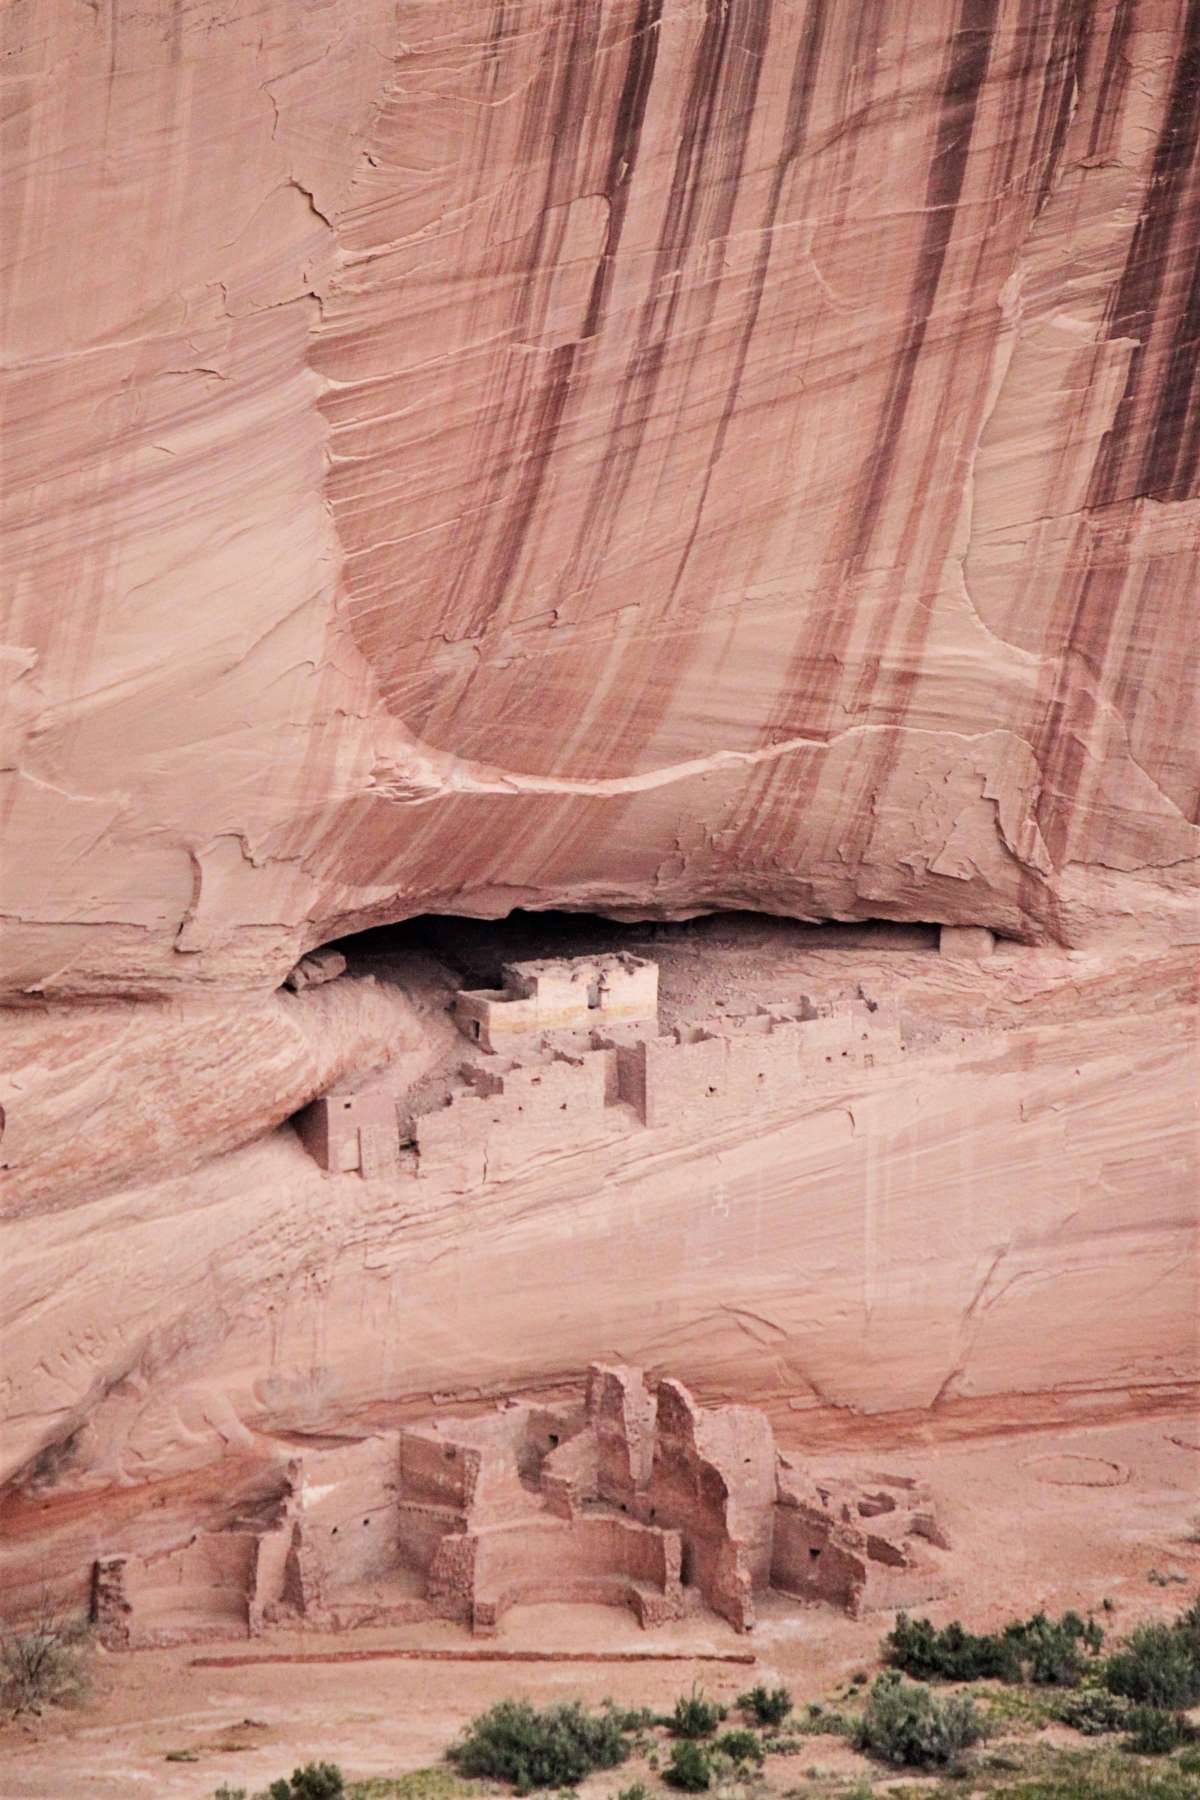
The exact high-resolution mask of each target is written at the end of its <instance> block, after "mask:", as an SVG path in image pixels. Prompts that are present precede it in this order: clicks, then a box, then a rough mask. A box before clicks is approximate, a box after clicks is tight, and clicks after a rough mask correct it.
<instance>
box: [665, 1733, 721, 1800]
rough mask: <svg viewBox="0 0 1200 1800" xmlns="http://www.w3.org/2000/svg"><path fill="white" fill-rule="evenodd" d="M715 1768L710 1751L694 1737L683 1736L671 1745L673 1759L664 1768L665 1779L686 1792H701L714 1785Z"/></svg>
mask: <svg viewBox="0 0 1200 1800" xmlns="http://www.w3.org/2000/svg"><path fill="white" fill-rule="evenodd" d="M712 1778H713V1768H712V1762H711V1761H710V1759H709V1756H708V1752H707V1751H706V1750H705V1749H704V1748H703V1746H702V1745H700V1744H698V1743H697V1742H696V1741H695V1739H694V1738H683V1739H682V1740H681V1741H680V1742H679V1743H678V1744H672V1746H671V1760H670V1762H669V1763H668V1764H667V1766H666V1768H665V1769H664V1770H663V1780H664V1781H669V1782H670V1784H671V1786H672V1787H676V1788H681V1789H682V1790H683V1792H684V1793H685V1794H700V1793H703V1791H704V1790H705V1788H707V1787H710V1786H711V1785H712Z"/></svg>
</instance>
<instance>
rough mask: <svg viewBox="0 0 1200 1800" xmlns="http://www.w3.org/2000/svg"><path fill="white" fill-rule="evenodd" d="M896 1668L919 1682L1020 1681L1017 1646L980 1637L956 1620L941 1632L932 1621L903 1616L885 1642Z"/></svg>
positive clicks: (887, 1656) (886, 1655)
mask: <svg viewBox="0 0 1200 1800" xmlns="http://www.w3.org/2000/svg"><path fill="white" fill-rule="evenodd" d="M883 1654H884V1658H885V1660H886V1661H887V1662H889V1663H891V1664H892V1666H893V1668H897V1669H901V1670H903V1672H904V1674H905V1675H912V1676H913V1677H914V1678H915V1679H916V1680H918V1681H1020V1679H1021V1657H1020V1653H1019V1651H1018V1648H1017V1645H1016V1643H1015V1642H1014V1641H1013V1640H1012V1639H1010V1638H1006V1637H1001V1636H998V1635H996V1634H988V1635H986V1636H980V1635H979V1634H977V1633H976V1632H973V1631H967V1630H965V1629H964V1627H963V1626H962V1625H960V1623H959V1622H958V1620H957V1619H955V1620H954V1621H953V1622H952V1623H951V1624H949V1625H943V1626H942V1627H941V1629H940V1630H939V1629H938V1627H937V1626H935V1625H934V1624H933V1622H932V1620H930V1619H910V1618H909V1616H908V1614H907V1613H900V1614H899V1616H898V1617H897V1619H896V1623H895V1625H894V1627H893V1628H892V1630H891V1631H890V1632H889V1633H888V1635H887V1637H886V1638H885V1639H884V1640H883Z"/></svg>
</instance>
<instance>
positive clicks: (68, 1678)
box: [0, 1596, 88, 1713]
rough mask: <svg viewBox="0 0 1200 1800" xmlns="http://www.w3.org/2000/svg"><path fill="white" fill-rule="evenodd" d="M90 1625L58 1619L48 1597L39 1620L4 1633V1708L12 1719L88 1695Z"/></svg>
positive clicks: (0, 1638) (0, 1641) (0, 1636)
mask: <svg viewBox="0 0 1200 1800" xmlns="http://www.w3.org/2000/svg"><path fill="white" fill-rule="evenodd" d="M87 1639H88V1627H87V1622H86V1620H83V1619H80V1618H71V1617H69V1616H66V1615H64V1614H61V1613H59V1612H58V1611H57V1610H56V1608H55V1606H54V1604H53V1602H52V1601H51V1600H50V1599H49V1597H48V1596H46V1597H44V1598H43V1600H42V1602H41V1605H40V1606H39V1608H38V1611H37V1614H36V1616H35V1618H34V1619H33V1620H32V1622H31V1623H30V1624H29V1625H26V1626H24V1627H22V1628H20V1629H18V1630H13V1631H5V1632H2V1633H0V1705H2V1706H3V1707H4V1708H5V1710H6V1711H8V1712H13V1713H21V1712H38V1711H40V1710H41V1708H42V1707H43V1706H66V1705H69V1704H70V1703H71V1701H73V1700H79V1699H81V1698H82V1697H83V1695H84V1694H85V1693H86V1691H87V1685H88V1669H87Z"/></svg>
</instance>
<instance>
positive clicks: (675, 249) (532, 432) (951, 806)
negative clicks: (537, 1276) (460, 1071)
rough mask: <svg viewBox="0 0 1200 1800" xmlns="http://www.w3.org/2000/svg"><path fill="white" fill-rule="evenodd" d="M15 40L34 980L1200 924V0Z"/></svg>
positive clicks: (19, 563) (19, 771) (647, 0)
mask: <svg viewBox="0 0 1200 1800" xmlns="http://www.w3.org/2000/svg"><path fill="white" fill-rule="evenodd" d="M4 29H5V37H6V60H5V80H6V86H7V90H8V93H9V96H10V107H9V112H8V116H7V123H6V128H5V129H6V153H5V159H6V168H7V170H8V178H7V179H6V181H5V184H4V199H3V204H4V209H5V211H4V232H3V235H4V240H5V243H6V245H7V246H8V255H9V258H10V266H9V273H8V282H7V289H6V293H7V298H6V302H5V312H4V338H5V359H6V369H5V380H6V394H7V400H6V407H7V420H8V435H7V451H6V465H5V484H4V486H5V504H6V508H7V533H6V556H7V576H6V583H5V586H6V591H7V594H8V604H9V608H10V613H9V620H8V624H7V627H6V630H5V633H4V643H5V651H4V667H5V675H6V682H7V686H8V705H7V707H6V713H7V716H8V720H9V730H10V731H11V734H12V741H11V748H10V749H9V751H8V753H7V754H6V756H5V758H4V765H3V766H4V769H5V776H4V781H5V787H6V790H7V797H6V806H5V817H6V833H7V849H6V855H5V858H4V883H5V890H6V891H5V897H4V899H3V902H2V906H0V911H2V912H3V915H4V919H5V925H6V938H5V953H4V962H3V986H4V990H5V991H7V992H9V993H12V994H20V993H24V992H29V991H34V992H45V993H56V994H64V995H65V994H77V993H89V994H97V993H102V994H113V993H116V994H119V995H123V994H129V993H135V992H136V993H145V992H151V991H153V992H158V991H161V990H163V989H174V988H195V987H198V986H202V985H212V984H216V985H219V986H221V987H228V986H234V985H236V986H242V987H250V988H262V987H269V986H271V985H274V984H275V983H277V982H278V981H279V980H281V979H282V977H283V975H284V974H285V973H286V971H287V968H288V966H289V965H290V964H291V963H292V962H293V961H294V960H295V959H296V957H297V956H298V955H299V953H300V952H301V951H302V950H303V949H305V948H307V947H308V946H310V945H313V944H316V943H320V942H322V941H324V940H326V939H328V938H330V937H333V936H335V935H337V934H338V933H339V932H341V931H344V930H346V929H351V928H353V927H354V925H356V924H361V923H363V922H365V921H380V920H387V919H395V918H399V917H403V916H405V915H407V914H414V913H420V912H424V911H455V912H478V913H484V914H486V913H499V912H504V911H507V910H508V909H509V908H510V907H511V906H513V905H514V904H524V905H532V906H548V905H560V904H567V905H573V906H579V905H583V906H587V907H590V908H593V909H595V908H599V909H622V910H630V909H632V910H634V911H637V912H641V913H646V912H653V913H657V914H661V915H664V916H678V915H681V914H687V913H689V912H692V911H694V910H696V909H698V908H701V909H702V908H704V907H706V906H712V905H714V904H720V905H747V906H754V907H758V908H763V909H766V910H774V911H778V912H781V913H786V914H790V915H793V916H808V917H829V916H833V917H889V916H890V917H897V918H913V917H916V918H926V919H929V918H934V919H947V920H952V921H953V920H962V921H964V922H967V923H974V924H980V923H982V924H991V925H993V926H996V927H998V928H1000V929H1001V930H1003V931H1004V932H1006V933H1007V934H1009V935H1012V936H1016V937H1020V938H1026V939H1035V940H1045V939H1057V940H1059V941H1064V942H1079V941H1082V940H1085V939H1087V938H1090V937H1091V936H1093V935H1094V934H1096V933H1097V932H1103V931H1107V930H1110V929H1111V928H1113V927H1114V926H1115V925H1117V924H1120V923H1125V922H1131V923H1134V924H1136V925H1138V926H1142V925H1145V924H1147V923H1152V924H1156V925H1162V926H1166V927H1168V928H1172V929H1177V928H1178V927H1179V925H1180V924H1181V923H1182V922H1183V920H1184V919H1185V917H1186V912H1185V900H1184V895H1185V893H1186V891H1187V883H1188V880H1189V876H1190V875H1192V874H1194V869H1195V859H1196V856H1197V852H1198V848H1200V846H1198V843H1197V828H1196V824H1195V819H1196V779H1195V769H1194V748H1195V743H1194V738H1193V736H1192V734H1191V733H1192V725H1193V724H1194V713H1190V712H1189V708H1190V705H1191V691H1192V686H1191V683H1190V682H1189V681H1188V680H1187V672H1186V667H1185V659H1184V657H1183V655H1182V654H1181V653H1182V652H1183V651H1185V649H1186V647H1187V644H1188V641H1189V635H1190V633H1191V631H1192V630H1193V628H1194V600H1195V573H1196V568H1195V550H1196V541H1197V534H1198V528H1200V501H1198V500H1197V497H1196V477H1197V469H1198V459H1200V405H1198V403H1197V402H1198V398H1200V396H1198V395H1197V383H1198V374H1197V370H1198V361H1197V357H1196V354H1195V346H1196V334H1197V317H1198V315H1197V297H1196V290H1195V285H1194V281H1193V277H1192V273H1191V272H1192V269H1193V267H1194V259H1195V250H1196V242H1197V229H1198V228H1197V205H1196V200H1197V184H1198V182H1200V174H1198V164H1197V135H1198V133H1200V124H1198V113H1197V108H1196V106H1195V105H1194V103H1193V100H1194V95H1193V87H1192V84H1193V83H1194V80H1195V66H1196V58H1197V55H1198V54H1200V0H1111V3H1104V4H1093V3H1092V0H1059V3H1058V4H1055V5H1050V4H1037V5H1031V4H1030V3H1029V0H934V3H932V4H931V3H929V0H922V3H921V4H920V5H915V4H901V5H891V6H888V5H881V4H880V3H879V0H870V3H869V4H865V5H863V6H860V7H853V8H850V9H841V8H838V7H836V6H830V5H828V4H825V3H823V0H806V3H805V4H797V3H796V0H741V3H740V4H737V5H725V4H717V3H716V0H606V3H605V4H604V5H602V6H600V5H595V4H591V3H589V0H495V4H480V3H479V0H449V3H448V4H446V5H445V6H438V7H429V6H426V5H423V4H415V3H414V0H401V3H400V4H399V5H394V4H384V0H363V3H362V4H359V5H355V6H353V7H348V6H345V5H343V4H332V5H322V6H315V7H314V6H302V5H300V4H299V3H298V0H268V3H267V4H256V5H254V6H250V5H248V4H245V3H244V0H233V3H232V4H230V5H227V6H223V7H220V8H216V7H213V6H211V5H207V4H201V5H196V6H193V7H189V8H176V9H172V8H166V7H149V8H144V9H141V10H136V9H135V10H130V9H128V8H126V7H120V8H114V7H90V6H80V5H78V4H76V3H75V0H38V3H37V4H29V3H23V4H16V5H13V6H11V7H9V8H8V9H7V11H6V14H5V26H4ZM1189 721H1191V723H1189Z"/></svg>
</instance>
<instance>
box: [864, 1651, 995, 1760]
mask: <svg viewBox="0 0 1200 1800" xmlns="http://www.w3.org/2000/svg"><path fill="white" fill-rule="evenodd" d="M984 1731H985V1725H984V1721H983V1717H982V1715H981V1714H980V1713H979V1711H978V1709H977V1708H976V1706H975V1703H974V1701H972V1700H968V1699H964V1698H963V1697H961V1696H959V1695H954V1696H952V1697H951V1698H949V1699H947V1700H939V1699H938V1698H937V1696H936V1695H935V1694H934V1693H932V1692H931V1690H930V1689H929V1688H927V1687H925V1686H923V1685H922V1684H921V1683H919V1682H912V1681H905V1680H903V1678H902V1677H901V1676H899V1675H896V1674H892V1673H890V1672H889V1673H887V1674H884V1675H881V1676H880V1677H879V1678H878V1680H877V1681H876V1683H875V1685H874V1687H873V1688H872V1689H871V1692H870V1694H869V1696H868V1698H867V1704H866V1706H865V1708H864V1709H863V1714H862V1717H861V1719H860V1720H859V1722H858V1726H857V1729H856V1731H855V1734H854V1745H855V1748H856V1749H857V1750H863V1751H865V1752H866V1754H867V1755H868V1756H875V1757H878V1758H879V1760H880V1761H881V1762H887V1763H892V1764H893V1765H894V1766H895V1767H897V1768H911V1769H927V1768H933V1767H936V1766H938V1765H943V1764H946V1763H952V1762H955V1761H956V1760H957V1758H958V1757H959V1756H960V1755H961V1754H962V1752H963V1751H964V1750H966V1749H967V1748H968V1747H969V1746H970V1745H971V1744H977V1743H978V1742H979V1740H980V1738H982V1737H983V1735H984Z"/></svg>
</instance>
